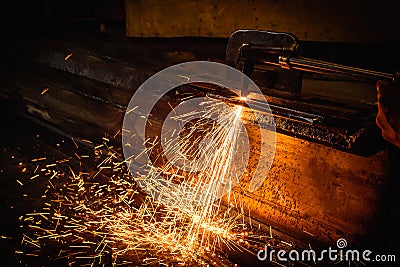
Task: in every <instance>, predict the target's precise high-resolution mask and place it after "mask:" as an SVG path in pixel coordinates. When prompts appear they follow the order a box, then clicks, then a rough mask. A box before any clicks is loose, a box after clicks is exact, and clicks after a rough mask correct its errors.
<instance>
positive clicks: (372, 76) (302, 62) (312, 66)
mask: <svg viewBox="0 0 400 267" xmlns="http://www.w3.org/2000/svg"><path fill="white" fill-rule="evenodd" d="M279 65H280V66H281V68H283V69H288V70H299V71H305V72H312V73H318V74H323V75H329V76H333V77H338V78H345V79H350V80H356V81H362V82H369V83H376V81H377V80H385V81H388V82H392V83H394V84H396V85H399V81H400V79H399V73H395V74H390V73H385V72H380V71H374V70H367V69H362V68H356V67H350V66H345V65H340V64H335V63H331V62H327V61H321V60H316V59H310V58H304V57H284V56H280V57H279Z"/></svg>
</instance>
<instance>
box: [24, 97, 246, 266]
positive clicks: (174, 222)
mask: <svg viewBox="0 0 400 267" xmlns="http://www.w3.org/2000/svg"><path fill="white" fill-rule="evenodd" d="M202 105H203V106H204V109H203V111H202V112H203V113H205V115H206V116H203V118H207V117H210V118H211V115H213V120H212V123H211V124H210V120H209V119H199V120H197V121H195V122H192V123H189V118H190V115H193V114H186V115H182V116H176V117H174V119H175V120H179V121H181V122H182V123H185V124H186V127H185V128H184V130H182V131H181V133H177V134H179V136H178V140H177V141H176V142H172V141H171V140H167V141H166V142H165V144H164V145H163V149H164V153H165V154H169V155H170V157H169V158H168V160H165V159H161V158H160V157H157V158H154V157H153V159H152V160H151V161H152V162H149V164H148V166H147V167H149V166H150V167H151V168H149V170H150V171H149V172H148V174H147V175H145V176H138V177H132V176H131V175H129V173H128V171H127V167H126V165H125V163H126V162H125V161H123V160H121V155H120V153H119V152H118V151H116V150H115V149H114V148H113V147H110V146H107V143H106V142H105V143H104V144H103V145H100V146H97V147H96V148H95V150H94V157H95V158H96V161H97V162H100V164H99V165H98V166H97V168H98V170H97V171H96V172H95V173H92V174H91V173H89V172H82V171H80V172H77V171H74V170H73V169H72V167H69V166H67V168H68V169H67V170H65V168H61V167H60V164H66V163H65V162H64V163H59V164H58V165H56V166H54V165H55V164H52V165H48V166H50V167H48V168H36V170H35V176H32V177H34V179H35V180H36V179H39V177H38V175H37V174H36V171H37V170H38V169H41V171H42V173H45V174H46V176H47V179H48V186H47V189H46V191H45V193H44V195H43V199H44V204H43V207H42V208H41V210H36V211H34V212H32V213H29V214H26V216H24V217H22V218H21V220H22V221H23V225H24V226H25V227H27V228H28V229H29V231H28V233H27V234H26V235H24V236H23V240H22V243H23V244H24V246H25V247H29V248H30V250H29V252H26V253H25V254H29V255H30V256H38V257H43V256H44V253H48V254H49V255H56V256H55V260H60V261H66V262H67V263H68V264H83V263H88V264H89V265H93V264H103V263H105V262H112V263H113V264H114V265H117V264H129V262H133V263H136V264H137V263H141V264H150V265H151V264H157V265H159V264H160V263H162V264H165V265H170V264H176V263H179V264H187V263H189V262H196V263H202V262H203V263H209V262H208V261H207V257H208V256H207V255H213V254H214V253H215V251H216V250H218V249H220V248H221V247H222V246H224V247H227V248H231V247H236V248H237V247H240V246H242V245H243V239H242V238H243V234H244V232H246V230H245V229H244V224H243V223H242V220H241V216H243V215H237V214H238V213H236V212H232V210H231V206H234V205H233V204H231V205H228V207H225V206H222V205H221V201H220V198H221V197H222V195H224V193H226V192H228V191H229V190H230V189H231V188H232V187H233V186H235V184H236V183H237V182H238V180H239V179H240V177H239V175H238V173H241V172H243V171H244V169H243V168H242V169H240V168H241V167H240V166H239V167H238V166H237V164H235V161H236V160H235V159H236V158H237V156H238V155H241V153H242V151H241V149H243V144H241V142H242V139H241V138H239V136H240V135H241V132H242V131H243V130H244V128H243V127H241V126H240V125H241V122H240V116H241V110H242V107H241V106H227V105H226V104H221V103H216V102H215V101H214V102H204V103H203V104H202ZM207 114H208V115H210V116H207ZM160 140H161V138H153V139H152V140H150V139H149V140H147V148H148V150H147V151H146V153H149V154H150V155H151V154H152V153H153V154H156V153H155V151H156V150H157V149H156V148H157V146H161V142H160ZM77 156H78V155H77ZM78 157H79V156H78ZM150 158H151V157H150ZM243 160H247V158H246V157H243ZM177 165H181V166H182V165H183V166H184V167H185V169H186V170H185V171H181V170H178V168H177V167H176V166H177ZM239 165H240V164H239ZM57 167H58V168H57ZM64 167H65V165H64ZM39 176H40V174H39ZM160 176H162V177H163V179H165V180H169V181H170V182H171V181H172V182H173V183H174V184H175V185H176V186H175V187H173V188H170V187H168V188H166V187H165V186H164V184H163V183H162V182H161V180H160ZM144 180H146V184H147V186H148V187H147V188H144V189H145V191H146V192H147V191H151V192H157V193H158V194H159V195H158V197H157V198H156V197H155V196H145V194H144V193H143V192H142V191H141V189H140V188H139V187H138V186H137V183H139V184H141V181H144ZM227 199H228V203H229V202H230V199H229V194H228V195H227ZM235 201H236V200H235ZM232 203H233V201H232ZM235 205H237V204H235ZM236 208H237V207H236ZM239 210H240V207H239ZM233 214H235V215H233ZM55 244H57V245H55ZM56 248H57V249H56ZM55 249H56V250H57V252H54V250H55ZM21 250H22V249H21ZM17 253H19V251H18V252H17ZM214 260H215V259H214ZM214 260H213V261H214ZM219 264H220V265H221V264H223V263H221V262H220V263H219ZM217 265H218V264H217Z"/></svg>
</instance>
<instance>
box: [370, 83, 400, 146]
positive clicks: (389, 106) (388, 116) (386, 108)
mask: <svg viewBox="0 0 400 267" xmlns="http://www.w3.org/2000/svg"><path fill="white" fill-rule="evenodd" d="M376 87H377V91H378V115H377V116H376V124H377V125H378V126H379V127H380V128H381V129H382V136H383V138H385V139H386V140H387V141H389V142H391V143H392V144H394V145H395V146H397V147H398V148H400V88H395V87H394V86H393V85H391V84H389V83H387V82H385V81H378V82H377V84H376Z"/></svg>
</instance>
